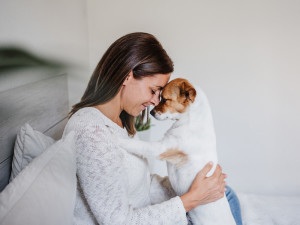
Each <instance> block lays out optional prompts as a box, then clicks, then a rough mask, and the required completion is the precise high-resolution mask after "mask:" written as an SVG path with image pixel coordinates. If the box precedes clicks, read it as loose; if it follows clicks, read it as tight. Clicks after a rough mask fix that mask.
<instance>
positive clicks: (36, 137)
mask: <svg viewBox="0 0 300 225" xmlns="http://www.w3.org/2000/svg"><path fill="white" fill-rule="evenodd" d="M54 142H55V140H54V139H52V138H51V137H48V136H46V135H44V134H43V133H41V132H39V131H36V130H33V129H32V127H31V126H30V125H29V124H27V123H26V124H25V125H24V126H22V127H21V130H20V132H19V133H18V135H17V139H16V142H15V147H14V157H13V161H12V171H11V175H10V180H9V181H10V182H11V181H12V180H13V179H14V178H15V177H16V176H17V175H18V174H19V173H20V172H21V170H22V169H24V168H25V166H27V165H28V164H29V163H30V162H31V161H32V160H33V159H34V158H35V157H37V156H38V155H40V154H41V153H42V152H43V151H45V150H46V149H47V148H48V147H49V146H50V145H52V144H53V143H54Z"/></svg>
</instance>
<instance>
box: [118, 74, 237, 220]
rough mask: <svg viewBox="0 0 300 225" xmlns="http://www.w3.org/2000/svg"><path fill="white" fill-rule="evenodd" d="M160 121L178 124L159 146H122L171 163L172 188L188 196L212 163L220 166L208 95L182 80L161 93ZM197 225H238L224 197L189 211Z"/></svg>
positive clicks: (135, 142)
mask: <svg viewBox="0 0 300 225" xmlns="http://www.w3.org/2000/svg"><path fill="white" fill-rule="evenodd" d="M151 115H152V116H154V117H155V118H156V119H158V120H165V119H171V120H174V121H175V122H174V123H173V125H172V126H171V128H170V129H169V130H168V131H167V132H166V134H165V135H164V137H163V139H162V140H161V141H158V142H150V143H149V142H144V141H140V140H136V139H122V140H119V144H120V146H121V147H122V148H124V149H125V150H127V151H128V152H130V153H133V154H136V155H139V156H142V157H145V158H148V157H153V156H154V157H159V159H161V160H166V161H167V169H168V175H169V179H170V183H171V185H172V188H173V189H174V191H175V192H176V194H177V195H178V196H181V195H183V194H185V193H186V192H187V191H188V190H189V188H190V186H191V184H192V182H193V180H194V178H195V176H196V174H197V173H198V172H199V171H200V170H201V169H202V168H203V167H204V166H205V165H206V164H207V163H208V162H209V161H212V162H213V163H214V167H213V168H212V170H211V171H210V172H209V173H208V175H207V176H210V175H212V174H213V172H214V170H215V168H216V165H217V163H218V159H217V151H216V137H215V131H214V125H213V119H212V113H211V109H210V106H209V102H208V100H207V97H206V95H205V94H204V92H203V91H202V90H201V89H200V88H195V87H194V86H193V85H191V83H190V82H189V81H188V80H186V79H182V78H178V79H175V80H172V81H171V82H169V83H168V84H167V85H166V86H165V87H164V88H163V90H162V92H161V100H160V102H159V104H158V105H157V106H156V107H155V108H154V109H153V110H152V111H151ZM189 216H190V218H191V220H192V223H193V224H194V225H235V224H236V223H235V221H234V218H233V216H232V213H231V210H230V206H229V203H228V201H227V198H226V196H225V195H224V197H223V198H221V199H220V200H218V201H215V202H212V203H209V204H205V205H200V206H198V207H196V208H195V209H193V210H191V211H189Z"/></svg>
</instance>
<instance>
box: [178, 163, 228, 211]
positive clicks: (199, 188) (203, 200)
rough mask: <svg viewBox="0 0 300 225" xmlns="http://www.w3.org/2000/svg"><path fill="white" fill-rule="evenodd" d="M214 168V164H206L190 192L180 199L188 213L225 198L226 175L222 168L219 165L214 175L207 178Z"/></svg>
mask: <svg viewBox="0 0 300 225" xmlns="http://www.w3.org/2000/svg"><path fill="white" fill-rule="evenodd" d="M212 167H213V163H212V162H210V163H208V164H206V165H205V166H204V167H203V169H202V170H200V172H199V173H198V174H197V175H196V177H195V179H194V181H193V183H192V185H191V187H190V189H189V191H188V192H187V193H186V194H184V195H182V196H181V197H180V198H181V200H182V203H183V206H184V208H185V210H186V212H188V211H190V210H192V209H194V208H196V207H197V206H198V205H203V204H207V203H210V202H214V201H217V200H218V199H220V198H222V197H223V196H224V192H225V191H226V188H225V185H226V183H225V181H224V179H225V178H226V174H223V173H222V168H221V166H220V165H219V164H218V165H217V167H216V170H215V171H214V173H213V175H211V176H210V177H206V175H207V174H208V172H209V171H210V170H211V169H212Z"/></svg>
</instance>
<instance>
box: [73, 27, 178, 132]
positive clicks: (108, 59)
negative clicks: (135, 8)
mask: <svg viewBox="0 0 300 225" xmlns="http://www.w3.org/2000/svg"><path fill="white" fill-rule="evenodd" d="M173 70H174V68H173V62H172V60H171V59H170V57H169V56H168V55H167V53H166V51H165V50H164V49H163V47H162V46H161V44H160V43H159V41H158V40H157V39H156V38H155V37H154V36H153V35H151V34H148V33H141V32H136V33H131V34H127V35H125V36H123V37H121V38H119V39H118V40H116V41H115V42H114V43H113V44H112V45H111V46H110V47H109V48H108V49H107V51H106V52H105V53H104V55H103V56H102V58H101V59H100V61H99V63H98V65H97V67H96V68H95V70H94V72H93V74H92V76H91V78H90V81H89V83H88V86H87V88H86V90H85V92H84V94H83V96H82V98H81V101H80V102H79V103H77V104H75V105H74V106H73V107H72V110H71V112H70V113H69V118H70V117H71V116H72V115H73V114H74V113H76V112H77V111H78V110H79V109H81V108H84V107H89V106H96V105H100V104H104V103H106V102H108V101H110V100H111V99H112V98H114V97H115V96H116V95H117V94H118V92H119V90H120V88H121V86H122V84H123V82H124V80H125V79H126V77H127V75H128V74H129V73H130V71H133V77H134V78H136V79H141V78H143V77H145V76H151V75H154V74H158V73H160V74H168V73H171V72H173ZM120 118H121V120H122V123H123V126H125V128H126V130H127V132H128V134H129V135H134V134H135V132H136V131H135V128H134V117H133V116H131V115H129V114H128V113H127V112H125V111H124V110H123V111H122V113H121V115H120Z"/></svg>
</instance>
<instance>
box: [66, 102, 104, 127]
mask: <svg viewBox="0 0 300 225" xmlns="http://www.w3.org/2000/svg"><path fill="white" fill-rule="evenodd" d="M95 127H97V129H98V130H103V131H105V130H106V126H105V121H104V118H103V117H102V116H101V113H100V112H99V111H98V110H97V109H96V108H94V107H85V108H82V109H79V110H78V111H77V112H76V113H74V114H73V115H72V116H71V118H70V119H69V120H68V122H67V124H66V127H65V131H64V133H68V132H69V131H71V130H74V131H75V133H82V132H83V131H88V130H91V129H93V128H95Z"/></svg>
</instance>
